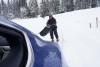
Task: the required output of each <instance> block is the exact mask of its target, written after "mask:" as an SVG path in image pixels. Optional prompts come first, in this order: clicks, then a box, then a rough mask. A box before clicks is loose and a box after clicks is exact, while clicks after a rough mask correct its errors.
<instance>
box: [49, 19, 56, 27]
mask: <svg viewBox="0 0 100 67" xmlns="http://www.w3.org/2000/svg"><path fill="white" fill-rule="evenodd" d="M48 25H50V26H53V27H55V28H57V25H56V19H55V18H53V17H52V18H51V19H49V20H48V22H47V26H48Z"/></svg>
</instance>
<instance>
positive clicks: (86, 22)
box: [12, 7, 100, 67]
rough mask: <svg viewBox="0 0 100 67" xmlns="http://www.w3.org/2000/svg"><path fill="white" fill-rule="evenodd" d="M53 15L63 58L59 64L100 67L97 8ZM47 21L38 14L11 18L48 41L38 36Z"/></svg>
mask: <svg viewBox="0 0 100 67" xmlns="http://www.w3.org/2000/svg"><path fill="white" fill-rule="evenodd" d="M54 17H55V18H56V20H57V26H58V34H59V39H60V41H59V42H58V44H59V46H60V48H61V49H60V50H61V52H62V55H63V58H64V60H65V61H66V62H64V63H66V64H65V65H63V67H67V66H68V67H100V41H99V40H100V7H98V8H92V9H85V10H78V11H73V12H67V13H62V14H58V15H54ZM96 18H97V20H96ZM47 20H48V17H45V18H41V17H38V18H30V19H14V20H12V21H14V22H16V23H18V24H20V25H22V26H24V27H26V28H27V29H29V30H31V31H32V32H34V33H35V34H36V35H38V36H39V37H40V38H42V39H43V40H48V41H51V39H50V36H49V34H48V35H46V36H44V37H42V36H40V35H39V32H40V31H41V30H42V29H43V28H44V27H45V25H46V22H47ZM97 22H98V27H97V26H96V23H97ZM90 23H91V27H92V28H90Z"/></svg>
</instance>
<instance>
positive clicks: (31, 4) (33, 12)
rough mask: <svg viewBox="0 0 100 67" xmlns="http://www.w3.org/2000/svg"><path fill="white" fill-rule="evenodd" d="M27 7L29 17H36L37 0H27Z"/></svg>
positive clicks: (37, 10) (37, 9)
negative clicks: (28, 0)
mask: <svg viewBox="0 0 100 67" xmlns="http://www.w3.org/2000/svg"><path fill="white" fill-rule="evenodd" d="M29 9H30V15H31V17H36V16H37V15H38V14H39V13H38V12H39V7H38V3H37V0H30V2H29Z"/></svg>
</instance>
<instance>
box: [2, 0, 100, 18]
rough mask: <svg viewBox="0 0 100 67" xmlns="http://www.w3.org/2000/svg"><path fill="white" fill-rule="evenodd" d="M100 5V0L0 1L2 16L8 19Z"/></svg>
mask: <svg viewBox="0 0 100 67" xmlns="http://www.w3.org/2000/svg"><path fill="white" fill-rule="evenodd" d="M99 6H100V0H41V2H40V4H38V2H37V0H30V1H29V2H27V0H8V1H7V2H6V3H5V2H4V0H1V2H0V16H4V17H5V18H7V19H14V18H31V17H37V16H41V17H45V16H48V15H49V14H53V15H54V14H59V13H64V12H70V11H74V10H81V9H88V8H95V7H99Z"/></svg>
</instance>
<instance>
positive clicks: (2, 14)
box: [1, 0, 7, 18]
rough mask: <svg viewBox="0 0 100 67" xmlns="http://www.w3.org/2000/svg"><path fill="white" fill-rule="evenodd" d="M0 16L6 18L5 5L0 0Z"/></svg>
mask: <svg viewBox="0 0 100 67" xmlns="http://www.w3.org/2000/svg"><path fill="white" fill-rule="evenodd" d="M1 16H3V17H5V18H7V5H6V4H5V3H4V1H3V0H1Z"/></svg>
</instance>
